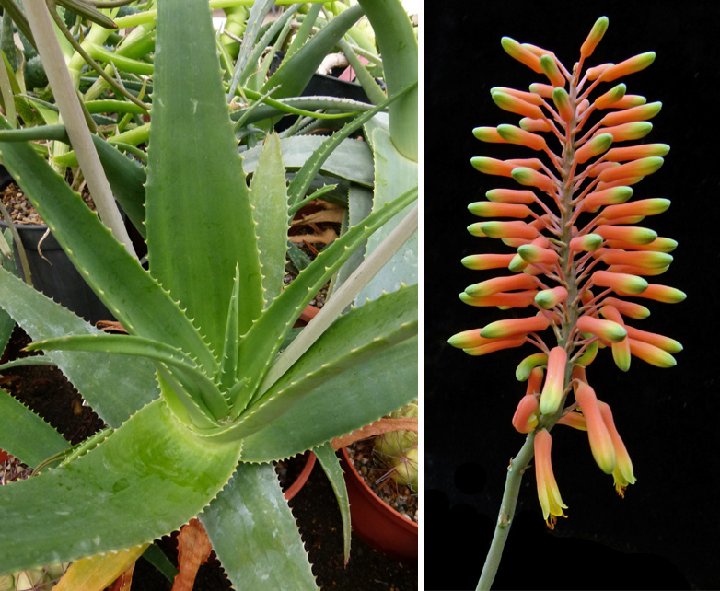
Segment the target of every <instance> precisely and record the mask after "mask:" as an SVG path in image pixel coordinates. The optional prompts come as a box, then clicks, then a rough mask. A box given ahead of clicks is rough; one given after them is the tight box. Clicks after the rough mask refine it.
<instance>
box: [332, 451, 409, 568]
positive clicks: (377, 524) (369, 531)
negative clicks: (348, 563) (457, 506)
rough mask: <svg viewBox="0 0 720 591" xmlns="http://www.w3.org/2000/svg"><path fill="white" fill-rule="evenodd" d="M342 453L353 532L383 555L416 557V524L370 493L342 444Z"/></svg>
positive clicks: (401, 557)
mask: <svg viewBox="0 0 720 591" xmlns="http://www.w3.org/2000/svg"><path fill="white" fill-rule="evenodd" d="M342 455H343V470H344V472H345V485H346V486H347V491H348V496H349V497H350V512H351V518H352V528H353V532H355V533H356V534H357V535H358V536H360V538H361V539H362V540H363V541H364V542H366V543H367V544H369V545H370V546H372V547H373V548H376V549H378V550H381V551H382V552H385V553H386V554H390V555H392V556H395V557H396V558H399V559H401V560H412V561H414V560H416V559H417V556H418V524H417V523H415V522H414V521H411V520H410V519H408V518H407V517H403V516H402V515H401V514H400V513H398V512H397V511H395V509H393V508H392V507H391V506H390V505H388V504H387V503H385V502H384V501H383V500H381V499H380V498H379V497H378V496H377V495H376V494H375V493H374V492H373V490H372V489H371V488H370V486H368V484H367V482H366V481H365V479H364V478H363V477H362V475H361V474H360V473H359V472H358V471H357V470H356V469H355V467H354V466H353V463H352V460H351V459H350V456H349V455H348V453H347V450H346V449H345V448H344V447H343V448H342Z"/></svg>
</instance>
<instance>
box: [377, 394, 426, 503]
mask: <svg viewBox="0 0 720 591" xmlns="http://www.w3.org/2000/svg"><path fill="white" fill-rule="evenodd" d="M389 416H390V417H391V418H394V419H402V418H405V419H408V418H417V416H418V404H417V401H415V402H411V403H410V404H406V405H405V406H403V407H402V408H400V409H398V410H396V411H395V412H393V413H392V414H391V415H389ZM375 451H376V452H377V453H378V454H379V456H380V457H381V458H382V459H383V461H384V462H386V463H387V465H388V466H389V467H390V477H391V478H392V479H393V480H394V481H395V482H397V483H398V484H400V485H401V486H409V487H410V488H411V489H412V490H413V491H417V489H418V434H417V433H414V432H412V431H392V432H390V433H385V434H384V435H379V436H378V437H377V439H376V440H375Z"/></svg>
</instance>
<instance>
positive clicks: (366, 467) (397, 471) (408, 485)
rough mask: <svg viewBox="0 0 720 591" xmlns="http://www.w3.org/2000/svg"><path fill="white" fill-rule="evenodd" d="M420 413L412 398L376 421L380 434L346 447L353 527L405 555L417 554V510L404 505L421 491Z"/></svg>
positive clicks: (375, 542) (371, 540) (369, 540)
mask: <svg viewBox="0 0 720 591" xmlns="http://www.w3.org/2000/svg"><path fill="white" fill-rule="evenodd" d="M417 414H418V404H417V401H415V402H411V403H409V404H407V405H405V406H404V407H402V408H400V409H398V410H397V411H394V412H392V413H390V415H388V417H387V419H384V420H383V421H380V422H379V423H378V424H376V427H377V429H376V431H378V432H379V434H377V435H373V436H371V437H368V438H367V439H361V440H359V441H358V442H357V443H355V444H353V445H350V446H347V447H343V448H342V455H343V460H344V463H343V468H344V469H345V481H346V483H347V487H348V495H349V497H350V509H351V512H352V517H353V525H354V531H355V532H356V533H357V534H358V535H359V536H360V537H361V538H362V539H363V540H364V541H366V542H367V543H368V544H370V545H371V546H373V547H375V548H377V549H379V550H382V551H383V552H386V553H388V554H391V555H393V556H396V557H398V558H400V559H405V560H413V559H415V558H417V554H418V523H417V513H416V511H415V512H414V514H410V513H408V509H407V508H406V507H405V505H410V506H412V503H408V501H407V499H408V497H412V496H415V498H416V497H417V494H418V433H417ZM388 419H389V420H388ZM381 425H382V427H381ZM408 429H414V430H408ZM401 510H402V512H401Z"/></svg>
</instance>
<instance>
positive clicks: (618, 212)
mask: <svg viewBox="0 0 720 591" xmlns="http://www.w3.org/2000/svg"><path fill="white" fill-rule="evenodd" d="M610 190H611V191H612V190H613V189H610ZM669 207H670V200H669V199H659V198H655V199H641V200H640V201H633V202H632V203H620V204H617V205H610V206H608V207H606V208H605V209H603V212H602V217H603V218H604V219H606V220H610V219H613V218H621V217H623V216H629V215H643V216H645V215H657V214H660V213H665V212H666V211H667V210H668V208H669Z"/></svg>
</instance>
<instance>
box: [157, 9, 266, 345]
mask: <svg viewBox="0 0 720 591" xmlns="http://www.w3.org/2000/svg"><path fill="white" fill-rule="evenodd" d="M187 23H193V34H192V35H188V34H187V33H188V32H187ZM214 38H215V35H214V31H213V27H212V20H211V14H210V9H209V8H208V4H207V2H206V1H205V0H192V1H190V0H188V1H186V2H161V3H159V6H158V43H157V45H158V48H157V53H156V71H155V78H154V90H153V108H152V118H153V125H152V127H151V130H150V147H149V150H148V158H149V164H148V180H147V185H146V188H145V190H146V196H147V204H146V232H147V244H148V260H149V262H150V268H151V269H152V274H153V276H155V277H156V278H157V279H158V281H159V282H160V283H161V284H162V285H163V287H165V288H166V289H167V290H169V292H170V293H171V294H172V296H173V297H174V298H176V299H178V300H179V301H180V302H182V305H183V307H186V308H187V314H188V315H189V316H190V317H191V318H192V319H193V320H194V322H195V324H196V325H197V326H198V327H199V329H200V330H201V331H202V333H203V335H204V336H205V337H206V338H207V339H208V341H209V343H210V346H211V348H212V349H213V350H214V351H215V352H216V354H217V355H218V356H219V355H220V353H221V352H222V348H223V343H224V340H225V316H226V312H227V305H228V301H229V300H230V294H231V292H232V288H233V276H234V274H235V269H236V267H237V268H239V270H240V289H241V292H240V297H239V299H238V300H239V306H240V308H239V322H240V331H241V332H245V331H246V330H247V328H248V327H249V325H250V323H251V321H252V320H253V319H254V318H256V317H257V316H258V315H259V313H260V311H261V309H262V292H261V284H260V262H259V257H258V252H257V245H256V240H255V229H254V227H253V218H252V214H251V208H250V199H249V194H248V193H249V192H248V189H247V185H246V183H245V174H244V172H243V170H242V165H241V161H240V157H239V155H238V153H237V143H236V140H235V136H234V135H233V132H232V126H231V123H230V119H229V116H228V111H227V105H226V103H225V95H224V92H223V86H222V82H221V79H220V68H219V64H218V59H217V56H216V54H215V43H214ZM198 244H202V245H203V248H201V249H199V248H198Z"/></svg>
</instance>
